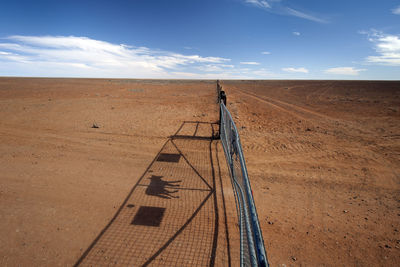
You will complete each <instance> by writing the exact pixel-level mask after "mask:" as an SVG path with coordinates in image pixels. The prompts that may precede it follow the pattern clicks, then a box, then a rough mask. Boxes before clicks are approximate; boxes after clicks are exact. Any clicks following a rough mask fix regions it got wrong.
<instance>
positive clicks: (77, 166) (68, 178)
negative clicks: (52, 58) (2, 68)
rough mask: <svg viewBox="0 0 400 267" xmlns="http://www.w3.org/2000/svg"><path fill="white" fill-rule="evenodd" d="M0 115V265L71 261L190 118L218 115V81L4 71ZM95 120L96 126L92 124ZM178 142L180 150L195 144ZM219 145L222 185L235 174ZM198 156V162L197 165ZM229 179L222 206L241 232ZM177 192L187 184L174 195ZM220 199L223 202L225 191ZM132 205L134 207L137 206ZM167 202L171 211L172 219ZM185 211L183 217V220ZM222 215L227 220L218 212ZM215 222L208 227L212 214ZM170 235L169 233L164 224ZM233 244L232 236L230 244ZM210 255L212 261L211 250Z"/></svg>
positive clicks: (206, 119)
mask: <svg viewBox="0 0 400 267" xmlns="http://www.w3.org/2000/svg"><path fill="white" fill-rule="evenodd" d="M0 118H1V119H0V218H1V220H0V265H1V266H56V265H60V266H71V265H73V264H75V263H76V262H77V261H78V259H79V258H80V257H81V256H82V255H83V254H84V252H85V251H86V250H87V249H88V248H89V246H90V245H91V244H92V242H93V241H94V239H95V238H96V237H97V236H98V235H99V234H100V232H101V231H102V230H103V229H104V227H105V226H106V225H107V224H108V223H109V222H110V220H111V219H112V218H113V216H114V215H115V214H116V212H117V210H118V209H119V208H120V205H121V204H122V203H123V201H124V200H125V199H126V197H127V196H128V194H129V193H130V192H131V190H132V187H133V186H134V185H135V184H136V183H137V182H138V180H139V179H140V178H141V177H142V175H143V174H144V173H145V171H146V169H147V168H148V167H149V165H150V164H151V163H152V161H153V159H154V158H155V157H156V155H157V153H159V152H160V150H161V148H162V147H163V145H164V144H165V143H166V142H167V140H168V137H169V136H170V135H173V134H175V133H176V132H177V130H178V129H179V127H180V126H181V125H182V123H183V122H184V121H188V120H189V121H203V122H215V121H216V120H218V109H217V104H216V85H215V82H190V81H187V82H183V81H138V80H106V79H104V80H101V79H12V78H1V79H0ZM93 124H96V125H97V126H98V127H99V128H92V126H93ZM179 142H181V141H177V144H178V145H177V146H178V147H180V148H181V150H182V151H183V153H189V152H187V151H192V150H193V148H190V146H189V147H188V146H187V145H181V144H180V143H179ZM213 146H216V144H213ZM182 147H183V148H182ZM215 149H216V148H215ZM194 150H195V149H194ZM203 150H204V149H203ZM213 150H214V148H213ZM185 151H186V152H185ZM221 151H222V150H221V148H219V162H222V164H220V165H221V170H220V171H221V173H224V174H225V176H224V177H225V178H224V181H223V183H225V184H226V182H227V181H229V176H227V168H226V164H225V159H224V156H223V152H221ZM213 153H216V152H215V150H214V152H213ZM192 154H193V152H192ZM203 154H204V153H203ZM206 155H208V154H206ZM213 157H214V160H215V157H216V155H215V154H214V155H213ZM195 159H196V158H195ZM195 159H194V160H193V161H194V162H195V163H192V164H193V168H195V169H196V168H201V164H200V165H199V164H198V163H196V160H195ZM181 161H182V160H181ZM189 162H192V160H191V159H189ZM196 164H197V165H196ZM155 166H158V165H155ZM185 168H187V166H186V167H185V166H183V167H181V168H180V169H181V170H185ZM215 168H216V167H215ZM203 169H204V167H203ZM216 169H217V168H216ZM175 171H176V170H175ZM216 171H219V170H216ZM177 173H180V172H179V171H177ZM164 174H165V173H164ZM181 176H182V175H181ZM181 176H180V177H181ZM192 176H193V175H192ZM205 177H206V178H205V179H209V177H210V175H208V176H205ZM147 178H148V177H144V179H143V181H144V182H147V180H148V179H147ZM197 178H198V177H197ZM175 180H182V179H175ZM197 180H198V179H197ZM182 183H183V181H182ZM217 183H218V184H219V183H220V181H218V180H217ZM221 183H222V182H221ZM189 185H190V184H189ZM225 187H226V190H225V195H226V196H227V203H226V204H227V205H230V206H229V207H230V208H229V207H228V208H227V209H226V213H227V214H228V216H230V217H231V218H233V219H231V221H229V223H228V225H229V227H230V228H232V231H231V232H233V231H234V230H235V228H236V230H237V225H236V224H235V220H236V214H235V211H236V210H235V206H234V204H233V203H234V199H233V193H232V190H231V187H229V184H228V186H227V185H225ZM153 188H154V187H153ZM200 189H201V188H200ZM169 191H172V192H173V191H174V190H171V189H169ZM180 192H184V191H182V190H180V191H179V192H178V193H176V194H178V196H179V193H180ZM176 194H175V195H176ZM134 195H135V194H134ZM136 195H137V194H136ZM158 197H159V196H158ZM155 198H157V197H155ZM216 198H218V200H219V201H218V203H219V204H218V205H220V204H221V203H222V202H221V200H220V199H219V198H221V195H220V193H218V194H217V196H216ZM176 199H178V198H176ZM180 199H181V200H183V199H185V198H183V196H182V197H181V198H180ZM210 199H211V198H210ZM229 199H230V202H229ZM134 201H138V199H134ZM142 202H145V201H144V200H143V201H142ZM158 202H160V201H158ZM181 202H182V201H181ZM181 202H179V203H181ZM229 203H230V204H229ZM135 204H137V203H135ZM179 205H183V204H179ZM207 205H208V206H209V204H206V206H207ZM170 206H171V205H170ZM172 206H173V205H172ZM208 206H207V207H208ZM136 207H137V208H139V206H138V205H136V206H135V207H134V208H133V209H130V211H131V212H136ZM123 210H124V209H123ZM169 210H170V209H169ZM169 210H167V211H166V215H165V217H166V218H169V217H171V215H170V213H169ZM207 210H210V209H207ZM192 212H193V209H192ZM200 213H201V212H200ZM186 214H191V213H190V210H188V209H186ZM223 215H224V212H220V213H219V216H220V217H221V216H223ZM182 216H183V215H179V216H178V217H179V218H181V221H182V220H183V217H182ZM210 216H211V217H212V216H214V217H215V215H212V213H211V215H210ZM132 217H133V215H132ZM198 217H199V216H197V217H196V218H195V219H196V220H197V218H198ZM203 217H204V216H203ZM203 217H200V218H203ZM214 217H213V218H214ZM176 218H177V217H176ZM176 218H175V219H176ZM131 219H132V218H131ZM210 220H211V219H210ZM163 223H164V221H163ZM197 223H198V222H197ZM212 223H214V224H212ZM219 223H220V224H221V225H222V224H224V219H223V218H222V217H221V218H220V220H219ZM177 224H178V223H175V225H177ZM192 224H193V223H192ZM210 224H212V225H213V228H212V229H209V231H212V230H213V229H214V227H215V222H214V220H212V222H211V223H210ZM128 225H131V224H130V221H129V220H128ZM176 227H177V226H176ZM188 227H190V225H189V226H188ZM183 233H185V231H183ZM222 234H225V231H224V230H223V229H222V228H221V229H220V230H219V235H222ZM164 236H165V238H166V239H165V238H164V239H165V240H167V239H168V238H167V237H166V234H165V231H164ZM113 238H114V237H113ZM143 238H144V239H145V238H148V237H143ZM218 238H219V237H218ZM207 240H208V239H207ZM210 240H211V239H210ZM214 240H215V238H214ZM218 240H219V239H218ZM204 242H205V241H204ZM175 243H176V242H175ZM235 243H238V241H237V240H235V238H233V241H232V246H233V247H234V246H235ZM114 244H115V243H114ZM118 244H119V243H118ZM118 244H117V245H118ZM219 244H221V242H219ZM137 246H140V244H137ZM210 247H211V246H210ZM182 251H184V250H182ZM232 251H235V250H234V249H233V250H232ZM136 252H137V251H136ZM139 253H140V252H139ZM215 253H216V254H217V255H218V254H220V250H219V249H218V248H217V249H216V251H215ZM215 253H214V254H215ZM125 256H126V255H125ZM177 256H179V255H177ZM205 257H208V259H207V261H209V260H210V255H208V254H207V255H205V256H204V258H205ZM232 257H233V258H234V257H236V258H237V256H232ZM120 263H121V261H120ZM121 264H123V263H121ZM99 265H100V264H99V261H97V262H96V266H99Z"/></svg>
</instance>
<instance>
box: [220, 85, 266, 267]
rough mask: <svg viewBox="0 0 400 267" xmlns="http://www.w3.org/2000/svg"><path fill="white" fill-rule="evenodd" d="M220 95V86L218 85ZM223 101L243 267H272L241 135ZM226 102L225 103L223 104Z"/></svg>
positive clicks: (224, 135)
mask: <svg viewBox="0 0 400 267" xmlns="http://www.w3.org/2000/svg"><path fill="white" fill-rule="evenodd" d="M217 91H218V93H221V92H223V91H221V86H220V85H219V84H217ZM219 100H220V112H221V113H220V138H221V142H222V146H223V148H224V151H225V156H226V159H227V163H228V166H229V170H230V174H231V178H232V185H233V188H234V191H235V194H236V202H237V203H236V204H237V210H238V217H239V218H238V219H239V230H240V263H241V266H269V265H268V261H267V256H266V253H265V248H264V241H263V238H262V234H261V229H260V226H259V222H258V216H257V212H256V208H255V204H254V200H253V194H252V191H251V187H250V182H249V178H248V175H247V169H246V164H245V160H244V156H243V152H242V146H241V144H240V139H239V133H238V131H237V128H236V125H235V123H234V121H233V119H232V116H231V114H230V112H229V110H228V109H227V108H226V106H225V103H226V99H225V101H221V98H220V97H219ZM224 102H225V103H224Z"/></svg>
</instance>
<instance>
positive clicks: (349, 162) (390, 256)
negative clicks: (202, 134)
mask: <svg viewBox="0 0 400 267" xmlns="http://www.w3.org/2000/svg"><path fill="white" fill-rule="evenodd" d="M223 86H224V89H225V91H226V92H227V95H228V108H229V109H230V110H231V112H232V113H233V116H234V119H235V120H236V122H237V124H238V127H239V129H240V135H241V138H242V144H243V146H244V153H245V157H246V162H247V166H248V171H249V176H250V179H251V183H252V186H253V192H254V197H255V202H256V206H257V210H258V214H259V218H260V223H261V227H262V231H263V236H264V241H265V245H266V249H267V253H268V258H269V260H270V262H271V265H272V266H285V265H286V266H398V264H399V262H400V233H399V231H400V82H333V81H312V82H309V81H265V82H261V81H259V82H239V81H238V82H228V81H226V82H224V83H223Z"/></svg>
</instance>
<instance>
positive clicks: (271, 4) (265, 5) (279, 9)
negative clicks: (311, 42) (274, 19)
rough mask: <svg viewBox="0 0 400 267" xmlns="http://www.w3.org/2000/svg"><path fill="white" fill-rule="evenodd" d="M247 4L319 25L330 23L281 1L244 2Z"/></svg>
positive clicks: (255, 0) (260, 0)
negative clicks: (285, 4)
mask: <svg viewBox="0 0 400 267" xmlns="http://www.w3.org/2000/svg"><path fill="white" fill-rule="evenodd" d="M242 1H243V2H244V3H246V4H251V5H253V6H255V7H258V8H262V9H264V10H267V11H268V12H271V13H275V14H280V15H286V16H293V17H298V18H301V19H306V20H310V21H314V22H318V23H328V20H327V19H324V18H321V17H319V16H315V15H311V14H308V13H306V12H303V11H299V10H296V9H293V8H290V7H287V6H284V5H283V4H281V0H268V1H266V0H242Z"/></svg>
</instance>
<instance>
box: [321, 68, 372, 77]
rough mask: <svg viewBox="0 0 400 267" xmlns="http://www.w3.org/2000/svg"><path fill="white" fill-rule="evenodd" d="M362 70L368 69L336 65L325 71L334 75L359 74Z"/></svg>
mask: <svg viewBox="0 0 400 267" xmlns="http://www.w3.org/2000/svg"><path fill="white" fill-rule="evenodd" d="M361 71H366V69H355V68H353V67H336V68H330V69H327V70H325V73H328V74H334V75H351V76H357V75H359V74H360V72H361Z"/></svg>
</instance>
